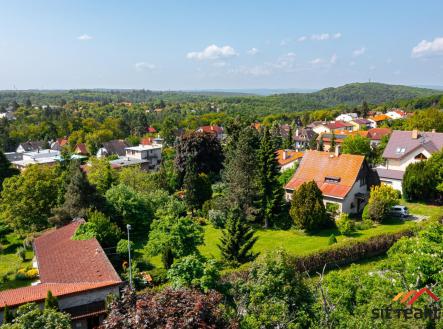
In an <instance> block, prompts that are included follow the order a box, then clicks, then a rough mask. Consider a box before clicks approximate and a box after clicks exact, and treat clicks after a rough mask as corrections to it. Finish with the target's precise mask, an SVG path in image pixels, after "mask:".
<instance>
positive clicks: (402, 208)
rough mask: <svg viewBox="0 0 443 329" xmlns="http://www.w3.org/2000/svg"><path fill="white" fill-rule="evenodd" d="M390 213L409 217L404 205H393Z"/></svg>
mask: <svg viewBox="0 0 443 329" xmlns="http://www.w3.org/2000/svg"><path fill="white" fill-rule="evenodd" d="M390 213H391V215H392V216H395V217H401V218H406V217H409V211H408V208H407V207H406V206H400V205H397V206H394V207H392V208H391V211H390Z"/></svg>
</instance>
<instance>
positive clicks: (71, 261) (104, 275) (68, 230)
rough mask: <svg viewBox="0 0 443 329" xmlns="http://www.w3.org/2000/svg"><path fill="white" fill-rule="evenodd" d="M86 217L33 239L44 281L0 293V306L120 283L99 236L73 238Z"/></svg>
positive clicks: (40, 274) (40, 273) (41, 278)
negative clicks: (49, 293)
mask: <svg viewBox="0 0 443 329" xmlns="http://www.w3.org/2000/svg"><path fill="white" fill-rule="evenodd" d="M84 222H85V221H84V220H77V221H73V222H72V223H70V224H68V225H66V226H64V227H62V228H59V229H55V230H54V229H52V230H49V231H47V232H45V233H44V234H43V235H41V236H40V237H38V238H36V239H35V241H34V250H35V256H36V258H37V263H38V269H39V276H40V282H41V284H39V285H36V286H31V287H24V288H19V289H11V290H5V291H1V292H0V307H4V306H5V305H8V306H13V305H20V304H23V303H27V302H31V301H40V300H42V299H44V298H45V297H46V294H47V291H48V290H51V291H52V292H53V293H54V295H55V296H64V295H67V294H73V293H80V292H83V291H89V290H92V289H98V288H102V287H107V286H114V285H119V284H120V283H121V279H120V277H119V276H118V274H117V272H116V271H115V269H114V267H113V266H112V265H111V263H110V262H109V259H108V258H107V257H106V255H105V253H104V251H103V249H102V247H101V246H100V244H99V243H98V241H97V240H96V239H90V240H72V236H73V235H74V233H75V231H76V230H77V228H78V227H79V226H80V225H81V224H82V223H84Z"/></svg>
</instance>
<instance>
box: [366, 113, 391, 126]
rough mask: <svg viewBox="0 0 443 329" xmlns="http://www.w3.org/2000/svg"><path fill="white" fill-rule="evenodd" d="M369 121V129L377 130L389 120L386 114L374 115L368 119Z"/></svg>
mask: <svg viewBox="0 0 443 329" xmlns="http://www.w3.org/2000/svg"><path fill="white" fill-rule="evenodd" d="M368 120H369V121H371V122H372V124H371V128H377V127H378V126H380V125H382V124H383V123H385V122H386V121H388V120H391V118H390V117H388V116H387V115H386V114H376V115H374V116H372V117H369V118H368Z"/></svg>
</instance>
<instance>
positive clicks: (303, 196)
mask: <svg viewBox="0 0 443 329" xmlns="http://www.w3.org/2000/svg"><path fill="white" fill-rule="evenodd" d="M289 214H290V215H291V217H292V219H293V220H294V224H295V226H296V227H297V228H300V229H304V230H307V231H311V230H315V229H319V228H323V227H326V226H328V225H329V224H330V223H331V220H330V218H329V216H328V214H327V212H326V208H325V205H324V204H323V195H322V192H321V191H320V189H319V188H318V186H317V183H315V182H314V181H310V182H306V183H303V184H302V185H301V186H300V187H299V188H298V189H297V190H296V191H294V193H293V194H292V201H291V209H290V211H289Z"/></svg>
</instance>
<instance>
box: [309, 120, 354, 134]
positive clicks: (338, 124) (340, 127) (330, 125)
mask: <svg viewBox="0 0 443 329" xmlns="http://www.w3.org/2000/svg"><path fill="white" fill-rule="evenodd" d="M353 129H354V125H353V124H352V123H350V122H344V121H330V122H326V123H321V124H318V125H316V126H315V127H314V128H312V130H314V132H315V133H316V134H318V135H320V134H322V133H333V132H335V131H352V130H353Z"/></svg>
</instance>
